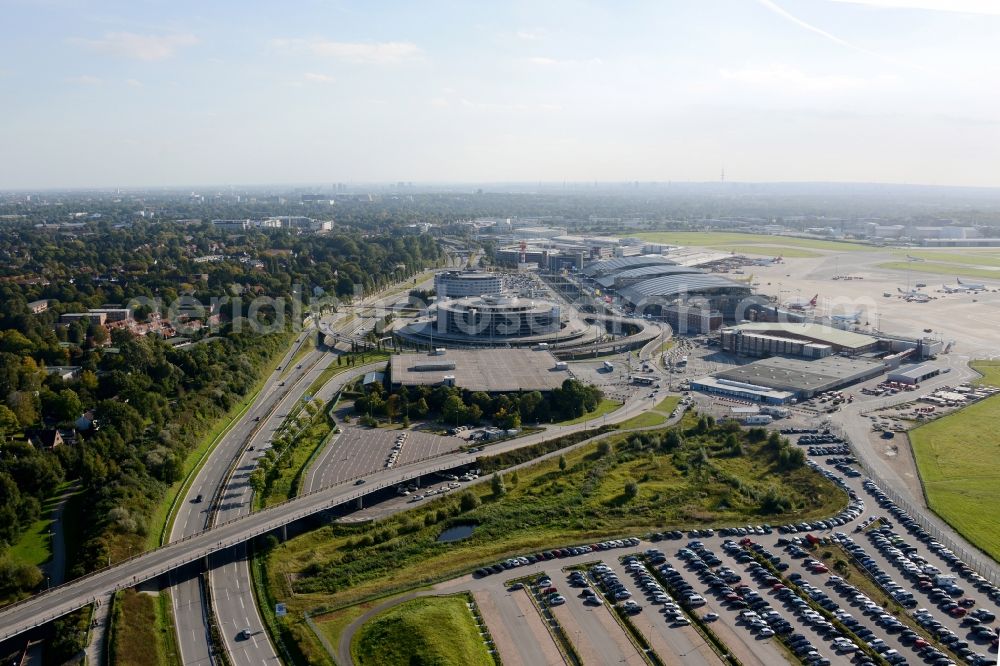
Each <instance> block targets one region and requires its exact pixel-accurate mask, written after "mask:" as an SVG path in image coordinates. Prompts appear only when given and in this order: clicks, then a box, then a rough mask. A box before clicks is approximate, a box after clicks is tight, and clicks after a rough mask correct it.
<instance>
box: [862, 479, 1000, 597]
mask: <svg viewBox="0 0 1000 666" xmlns="http://www.w3.org/2000/svg"><path fill="white" fill-rule="evenodd" d="M864 487H865V490H867V491H868V492H869V493H870V494H871V495H872V496H873V497H875V500H876V501H877V502H878V504H879V506H881V507H882V508H884V509H885V510H886V511H888V512H889V513H890V514H891V515H892V516H894V517H895V518H896V519H897V520H898V521H899V524H900V525H902V526H903V527H905V528H906V530H907V531H908V532H910V534H912V535H913V536H914V537H916V538H917V540H918V541H921V542H922V543H924V544H926V546H927V548H928V550H930V551H931V552H933V553H936V554H937V555H938V557H940V558H941V559H943V560H944V561H945V562H947V563H948V566H949V567H951V569H952V570H953V571H955V573H957V574H958V575H960V576H961V577H962V578H964V579H966V580H967V581H968V582H969V583H970V584H972V586H973V587H975V588H976V589H977V590H979V591H980V592H982V593H983V594H985V595H986V596H987V597H988V598H989V599H990V600H991V601H993V602H995V603H1000V588H998V587H997V586H996V585H993V584H992V583H990V582H989V581H988V580H986V579H985V578H983V577H982V576H980V575H979V574H978V573H977V572H976V571H975V569H973V568H972V567H970V566H969V565H968V564H967V563H965V562H963V561H962V559H961V558H960V557H959V556H958V555H956V554H955V553H954V552H952V551H951V550H950V549H948V548H947V547H945V546H944V545H943V544H941V543H938V542H937V541H936V540H935V539H934V537H933V536H931V535H930V534H929V533H928V532H927V531H926V530H925V529H924V528H923V527H921V526H920V524H919V523H918V522H917V521H916V520H914V519H913V517H912V516H910V515H909V514H908V513H906V511H904V510H903V509H901V508H900V507H899V506H898V505H896V503H895V502H893V501H892V500H891V499H889V497H888V496H886V494H885V493H883V492H882V490H881V489H880V488H879V487H878V486H877V485H876V484H875V482H874V481H872V480H871V479H866V480H865V481H864Z"/></svg>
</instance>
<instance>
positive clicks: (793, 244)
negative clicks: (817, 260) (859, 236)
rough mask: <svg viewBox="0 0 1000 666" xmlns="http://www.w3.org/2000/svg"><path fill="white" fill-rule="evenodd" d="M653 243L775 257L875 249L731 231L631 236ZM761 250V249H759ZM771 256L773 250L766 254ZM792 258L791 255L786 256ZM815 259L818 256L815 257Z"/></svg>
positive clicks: (657, 233) (810, 239)
mask: <svg viewBox="0 0 1000 666" xmlns="http://www.w3.org/2000/svg"><path fill="white" fill-rule="evenodd" d="M630 235H631V236H636V237H638V238H642V239H644V240H648V241H651V242H653V243H671V244H675V245H692V246H695V247H711V248H718V249H725V246H731V247H734V248H735V247H739V248H744V249H746V250H747V251H749V250H750V246H768V247H769V248H773V250H774V254H783V253H782V252H780V250H782V249H783V248H800V249H803V250H827V251H831V252H871V251H873V250H874V249H875V248H873V247H871V246H870V245H862V244H860V243H849V242H840V241H828V240H818V239H813V238H792V237H791V236H769V235H765V234H741V233H735V232H731V231H648V232H643V233H637V234H630ZM758 249H759V248H758ZM763 254H765V255H771V254H772V250H771V249H769V250H768V251H766V252H763ZM785 256H788V257H791V256H794V255H792V254H785ZM814 256H815V255H814Z"/></svg>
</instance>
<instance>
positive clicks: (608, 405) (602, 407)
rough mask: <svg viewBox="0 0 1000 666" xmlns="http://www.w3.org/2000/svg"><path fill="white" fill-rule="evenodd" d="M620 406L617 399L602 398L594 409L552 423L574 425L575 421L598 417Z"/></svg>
mask: <svg viewBox="0 0 1000 666" xmlns="http://www.w3.org/2000/svg"><path fill="white" fill-rule="evenodd" d="M621 406H622V403H620V402H618V401H617V400H611V399H609V398H604V399H602V400H601V401H600V402H599V403H597V407H596V408H595V409H594V411H592V412H587V413H586V414H584V415H583V416H578V417H576V418H575V419H569V420H566V421H559V422H558V423H555V424H553V425H575V424H577V423H584V422H585V421H590V420H591V419H596V418H600V417H602V416H604V415H605V414H610V413H611V412H613V411H615V410H616V409H618V408H619V407H621Z"/></svg>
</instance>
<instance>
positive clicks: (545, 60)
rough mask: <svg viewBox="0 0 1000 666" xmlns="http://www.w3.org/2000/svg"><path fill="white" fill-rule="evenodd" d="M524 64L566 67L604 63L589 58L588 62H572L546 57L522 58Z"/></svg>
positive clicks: (571, 60) (597, 59)
mask: <svg viewBox="0 0 1000 666" xmlns="http://www.w3.org/2000/svg"><path fill="white" fill-rule="evenodd" d="M523 60H524V62H526V63H528V64H530V65H537V66H539V67H568V66H574V65H603V64H604V61H603V60H601V59H600V58H590V59H588V60H574V59H572V58H569V59H559V58H549V57H546V56H532V57H530V58H524V59H523Z"/></svg>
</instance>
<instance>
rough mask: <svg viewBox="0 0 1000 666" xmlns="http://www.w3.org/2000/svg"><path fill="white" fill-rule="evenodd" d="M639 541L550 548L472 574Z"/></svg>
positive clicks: (635, 543) (622, 545) (626, 540)
mask: <svg viewBox="0 0 1000 666" xmlns="http://www.w3.org/2000/svg"><path fill="white" fill-rule="evenodd" d="M639 543H640V541H639V539H637V538H636V537H626V538H624V539H612V540H610V541H601V542H600V543H595V544H591V545H585V546H568V547H566V548H554V549H552V550H545V551H542V552H540V553H534V554H532V555H523V556H520V557H511V558H508V559H506V560H504V561H503V562H498V563H497V564H494V565H491V566H488V567H482V568H480V569H476V571H475V574H474V575H475V576H476V577H482V576H489V575H491V574H497V573H500V572H502V571H506V570H508V569H516V568H517V567H523V566H526V565H529V564H534V563H536V562H544V561H546V560H554V559H556V558H561V557H570V556H573V555H584V554H586V553H595V552H599V551H602V550H612V549H614V548H631V547H633V546H638V545H639Z"/></svg>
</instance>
